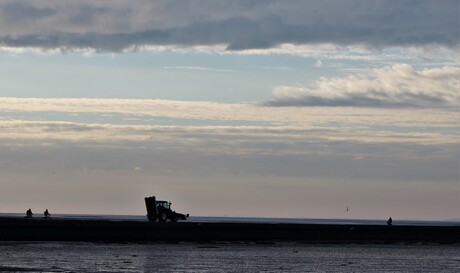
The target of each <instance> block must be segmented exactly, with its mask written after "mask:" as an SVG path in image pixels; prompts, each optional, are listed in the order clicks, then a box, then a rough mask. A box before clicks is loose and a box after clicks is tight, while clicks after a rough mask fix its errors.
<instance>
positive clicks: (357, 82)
mask: <svg viewBox="0 0 460 273" xmlns="http://www.w3.org/2000/svg"><path fill="white" fill-rule="evenodd" d="M459 79H460V68H459V67H452V66H445V67H441V68H432V69H425V70H415V69H414V68H413V67H412V66H410V65H407V64H395V65H393V66H389V67H385V68H380V69H373V70H370V71H368V72H367V73H361V74H354V75H349V76H347V77H339V78H326V77H323V78H321V79H320V80H318V81H317V82H316V83H315V84H314V86H313V87H292V86H281V87H277V88H276V89H275V90H274V99H273V100H271V101H269V102H267V103H266V104H267V105H269V106H353V107H381V108H406V107H423V108H453V109H458V107H460V93H459V90H460V80H459Z"/></svg>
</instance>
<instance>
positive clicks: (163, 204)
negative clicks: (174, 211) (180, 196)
mask: <svg viewBox="0 0 460 273" xmlns="http://www.w3.org/2000/svg"><path fill="white" fill-rule="evenodd" d="M156 203H157V209H158V210H162V209H169V210H170V209H171V205H172V203H171V202H168V201H156Z"/></svg>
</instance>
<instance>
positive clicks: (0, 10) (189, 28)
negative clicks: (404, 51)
mask: <svg viewBox="0 0 460 273" xmlns="http://www.w3.org/2000/svg"><path fill="white" fill-rule="evenodd" d="M458 6H459V2H458V1H456V0H441V1H430V0H425V1H395V2H392V3H388V1H384V0H373V1H357V0H343V1H332V0H326V1H304V0H297V1H283V0H251V1H247V0H236V1H226V0H189V1H178V0H172V1H171V0H156V1H128V0H115V1H107V0H103V1H90V0H77V1H65V2H63V1H59V0H43V1H32V0H7V1H2V2H1V3H0V45H1V46H4V47H11V48H22V47H32V48H40V49H44V50H49V49H56V48H59V49H61V50H80V49H93V50H96V51H122V50H125V49H133V48H142V47H146V46H164V45H167V46H168V45H174V46H186V47H190V46H199V45H225V46H226V47H227V49H229V50H244V49H266V48H273V47H276V46H278V45H281V44H323V43H332V44H338V45H352V44H362V45H365V46H369V47H376V48H382V47H389V46H431V45H441V46H445V47H456V46H458V45H459V25H458Z"/></svg>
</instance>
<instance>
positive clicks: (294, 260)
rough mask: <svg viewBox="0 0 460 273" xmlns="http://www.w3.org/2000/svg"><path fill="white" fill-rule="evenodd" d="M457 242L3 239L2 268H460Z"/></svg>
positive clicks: (168, 269) (184, 269)
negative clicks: (197, 241) (29, 240)
mask: <svg viewBox="0 0 460 273" xmlns="http://www.w3.org/2000/svg"><path fill="white" fill-rule="evenodd" d="M459 270H460V258H459V257H458V247H456V246H452V245H436V246H427V245H361V244H351V245H343V244H340V245H336V244H327V245H325V244H321V245H316V244H312V245H310V244H307V245H305V244H289V243H281V244H270V245H266V244H263V245H262V244H196V243H182V244H157V243H154V244H138V243H134V244H132V243H129V244H103V243H82V242H77V243H75V242H47V243H43V242H14V243H6V242H0V272H238V273H240V272H265V273H268V272H288V273H292V272H299V273H300V272H302V273H305V272H436V273H438V272H449V273H450V272H459Z"/></svg>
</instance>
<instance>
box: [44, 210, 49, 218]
mask: <svg viewBox="0 0 460 273" xmlns="http://www.w3.org/2000/svg"><path fill="white" fill-rule="evenodd" d="M43 214H44V215H45V219H48V218H50V217H51V214H50V213H49V212H48V209H46V210H45V212H43Z"/></svg>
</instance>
